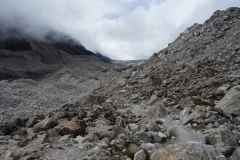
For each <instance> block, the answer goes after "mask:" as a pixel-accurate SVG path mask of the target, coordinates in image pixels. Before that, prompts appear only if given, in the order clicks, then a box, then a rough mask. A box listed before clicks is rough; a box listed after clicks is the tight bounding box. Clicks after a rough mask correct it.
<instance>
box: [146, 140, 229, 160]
mask: <svg viewBox="0 0 240 160" xmlns="http://www.w3.org/2000/svg"><path fill="white" fill-rule="evenodd" d="M151 159H152V160H170V159H171V160H182V159H184V160H196V159H199V160H213V159H215V160H226V158H225V157H224V155H223V154H222V153H221V152H219V151H218V150H217V149H215V148H214V147H213V146H211V145H205V144H203V143H201V142H187V143H186V144H184V145H176V146H169V147H164V148H161V149H159V150H157V151H156V152H154V154H153V155H152V156H151Z"/></svg>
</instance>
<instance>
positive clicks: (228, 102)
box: [215, 85, 240, 114]
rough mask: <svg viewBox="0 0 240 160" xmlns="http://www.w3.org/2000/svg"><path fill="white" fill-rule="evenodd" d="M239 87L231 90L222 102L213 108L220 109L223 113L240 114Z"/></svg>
mask: <svg viewBox="0 0 240 160" xmlns="http://www.w3.org/2000/svg"><path fill="white" fill-rule="evenodd" d="M239 104H240V85H238V86H235V87H233V88H231V89H230V90H229V91H228V92H227V94H226V95H225V96H224V97H223V98H222V100H221V101H220V102H219V103H218V104H217V105H216V106H215V107H216V108H220V109H222V110H223V111H224V112H225V113H228V114H231V113H238V114H240V105H239Z"/></svg>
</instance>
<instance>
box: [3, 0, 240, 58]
mask: <svg viewBox="0 0 240 160" xmlns="http://www.w3.org/2000/svg"><path fill="white" fill-rule="evenodd" d="M231 6H235V7H240V1H239V0H211V1H209V0H115V1H112V0H99V1H95V0H88V1H85V0H71V1H66V0H51V1H47V0H41V1H40V0H21V1H16V0H1V1H0V18H4V19H5V20H6V21H7V22H8V23H11V24H14V25H15V26H25V28H28V31H31V32H34V33H37V34H39V33H41V32H40V30H41V29H38V30H36V28H38V26H40V27H39V28H41V27H43V26H50V27H51V28H54V29H56V30H58V31H62V32H65V33H67V34H70V35H71V36H73V37H74V38H77V39H79V40H80V41H81V42H82V44H83V45H84V46H85V47H86V48H88V49H90V50H92V51H96V50H98V51H100V52H101V53H103V54H105V55H107V56H109V57H110V58H112V59H142V58H148V57H150V56H151V55H152V53H153V52H157V51H159V50H160V49H162V48H164V47H166V46H167V44H168V43H170V42H172V41H173V40H174V39H175V38H176V37H177V36H178V35H179V34H180V32H182V31H184V30H185V28H186V27H189V26H191V25H192V24H193V23H203V22H204V21H205V20H206V19H207V18H209V17H210V16H211V15H212V13H213V12H214V11H215V10H217V9H220V10H222V9H226V8H228V7H231ZM16 17H18V19H21V20H22V22H19V21H18V23H17V24H15V23H16ZM25 24H28V27H26V25H25Z"/></svg>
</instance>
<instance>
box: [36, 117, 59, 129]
mask: <svg viewBox="0 0 240 160" xmlns="http://www.w3.org/2000/svg"><path fill="white" fill-rule="evenodd" d="M56 125H57V121H56V120H55V119H52V118H46V119H44V120H42V121H40V122H38V123H37V124H35V126H34V127H33V128H34V129H38V130H47V129H50V128H53V127H54V126H56Z"/></svg>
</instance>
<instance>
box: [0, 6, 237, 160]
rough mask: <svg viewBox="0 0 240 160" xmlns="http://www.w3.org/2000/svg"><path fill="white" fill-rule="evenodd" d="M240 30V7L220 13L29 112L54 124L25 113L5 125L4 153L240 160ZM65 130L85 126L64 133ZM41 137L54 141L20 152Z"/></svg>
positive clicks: (113, 159)
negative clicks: (72, 95)
mask: <svg viewBox="0 0 240 160" xmlns="http://www.w3.org/2000/svg"><path fill="white" fill-rule="evenodd" d="M239 30H240V9H239V8H229V9H227V10H225V11H216V12H214V14H213V15H212V16H211V17H210V18H209V19H208V20H206V21H205V23H204V24H201V25H200V24H194V25H193V26H191V27H189V28H187V29H186V30H185V31H184V32H183V33H181V34H180V36H179V37H178V38H177V39H176V40H175V41H174V42H173V43H170V44H169V46H168V47H167V48H165V49H163V50H161V51H159V52H158V53H154V54H153V56H152V57H151V58H150V59H149V60H146V61H144V62H143V63H141V64H139V65H137V66H134V67H132V68H131V69H128V70H125V71H123V72H122V73H121V74H119V75H117V76H115V77H112V78H111V79H109V80H107V81H105V82H103V83H101V84H100V85H98V87H97V88H96V89H95V90H94V91H93V92H92V93H91V94H87V95H86V96H84V97H80V98H79V99H77V100H76V101H75V102H73V101H72V102H71V103H67V102H66V105H63V106H62V107H61V108H60V109H58V110H55V111H51V112H50V113H49V114H47V115H36V116H34V117H31V118H34V119H35V120H36V121H37V123H41V122H42V121H45V120H46V119H47V120H50V119H54V120H55V121H56V124H55V125H50V126H49V127H47V128H44V127H43V128H42V129H41V130H38V129H35V128H34V127H32V126H33V125H30V124H31V123H30V122H34V121H33V120H31V121H30V120H29V119H28V118H21V117H17V118H18V119H15V120H11V121H10V122H8V123H2V124H1V127H0V132H2V136H0V144H1V145H0V156H1V158H2V159H4V158H5V159H8V158H11V157H12V158H14V159H24V158H25V159H26V158H29V157H28V156H32V159H33V158H34V157H38V159H78V160H83V159H99V160H103V159H104V160H108V159H109V160H126V159H128V160H129V159H137V158H138V157H140V158H142V159H145V160H148V159H154V160H160V159H174V160H180V159H188V160H195V159H202V160H211V159H217V160H227V159H234V160H235V159H239V147H240V129H239V124H240V115H239V105H238V104H239V103H238V102H239V98H238V97H239V95H238V92H239V90H238V88H239V85H240V79H239V78H240V76H239V75H240V70H239V62H240V61H239V59H240V45H239V40H240V38H239V37H240V32H239ZM70 79H74V78H72V77H71V78H70ZM227 108H229V109H227ZM3 114H4V113H3ZM69 122H71V123H74V126H75V127H69V125H70V124H69ZM25 123H27V125H25ZM34 123H36V122H34ZM34 123H33V124H34ZM83 123H84V124H85V125H83ZM68 124H69V125H68ZM35 125H36V124H35ZM13 126H17V127H13ZM70 126H71V125H70ZM79 126H83V127H79ZM85 127H86V128H85ZM63 128H69V130H72V129H73V128H74V129H79V128H85V129H84V133H83V132H81V133H80V132H68V134H61V129H63ZM69 130H68V131H69ZM38 135H46V137H47V138H48V142H47V143H45V142H44V143H42V144H41V145H38V147H37V149H35V150H34V151H31V152H27V153H28V154H14V153H21V152H22V150H23V148H24V146H29V145H31V144H32V143H34V142H35V140H37V139H38V138H39V137H38ZM38 144H39V143H38ZM6 151H7V152H6ZM144 157H145V158H144ZM138 159H139V158H138Z"/></svg>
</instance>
